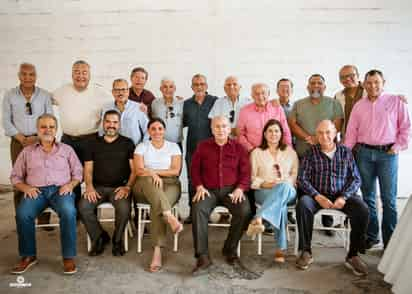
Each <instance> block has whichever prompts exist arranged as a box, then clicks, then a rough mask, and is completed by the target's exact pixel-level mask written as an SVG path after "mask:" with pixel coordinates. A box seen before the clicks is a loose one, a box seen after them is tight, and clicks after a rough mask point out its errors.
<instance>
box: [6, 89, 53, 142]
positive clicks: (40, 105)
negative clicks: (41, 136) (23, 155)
mask: <svg viewBox="0 0 412 294" xmlns="http://www.w3.org/2000/svg"><path fill="white" fill-rule="evenodd" d="M27 102H28V101H27V100H26V98H25V97H24V95H23V93H22V92H21V90H20V87H16V88H13V89H11V90H9V91H8V92H7V93H6V94H5V95H4V99H3V127H4V130H5V134H6V136H9V137H13V136H15V135H17V134H18V133H20V134H23V135H25V136H30V135H34V134H36V133H37V128H36V124H37V118H38V117H39V116H40V115H42V114H44V113H53V107H52V103H51V94H50V93H48V92H47V91H45V90H43V89H41V88H39V87H35V89H34V92H33V95H32V97H31V99H30V103H31V110H32V114H29V113H28V112H27V111H26V108H27V107H26V103H27Z"/></svg>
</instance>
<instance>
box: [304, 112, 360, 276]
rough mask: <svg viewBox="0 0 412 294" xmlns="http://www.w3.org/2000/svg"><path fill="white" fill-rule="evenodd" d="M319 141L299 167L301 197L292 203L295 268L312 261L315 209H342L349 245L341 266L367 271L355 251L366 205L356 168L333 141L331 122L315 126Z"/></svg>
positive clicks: (345, 149)
mask: <svg viewBox="0 0 412 294" xmlns="http://www.w3.org/2000/svg"><path fill="white" fill-rule="evenodd" d="M316 137H317V141H318V142H319V143H318V144H316V145H313V146H311V148H310V149H309V150H308V152H306V154H305V156H304V158H303V160H302V163H301V165H300V168H299V175H298V186H299V189H300V190H301V191H302V192H303V196H302V197H301V198H300V199H299V200H298V203H297V205H296V218H297V221H298V228H299V249H300V250H301V255H300V257H299V258H298V259H297V260H296V266H297V267H298V268H299V269H302V270H306V269H307V268H308V267H309V265H310V264H311V263H312V262H313V257H312V248H311V243H312V230H313V221H314V215H315V214H316V212H318V211H319V209H322V208H323V209H337V210H340V211H343V212H344V213H345V214H346V215H347V216H348V217H349V220H350V224H351V232H350V247H349V252H348V254H347V256H346V261H345V266H346V267H348V268H349V269H350V270H352V272H353V273H354V274H355V275H358V276H362V275H366V274H367V273H368V268H367V266H366V264H365V263H364V262H363V261H362V260H361V259H360V257H359V256H358V253H360V252H362V251H363V250H364V246H365V234H366V228H367V226H368V207H367V205H366V204H365V203H364V202H363V201H362V199H361V198H360V197H359V195H357V194H356V193H357V191H358V190H359V186H360V176H359V171H358V169H357V167H356V164H355V160H354V159H353V156H352V152H351V151H350V149H349V148H347V147H346V146H344V145H341V144H336V143H335V139H336V128H335V124H334V123H333V122H331V121H330V120H324V121H321V122H320V123H319V125H318V126H317V128H316Z"/></svg>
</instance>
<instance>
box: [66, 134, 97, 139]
mask: <svg viewBox="0 0 412 294" xmlns="http://www.w3.org/2000/svg"><path fill="white" fill-rule="evenodd" d="M63 136H66V137H68V138H69V139H70V140H84V139H93V138H96V136H97V133H91V134H87V135H79V136H72V135H68V134H64V133H63Z"/></svg>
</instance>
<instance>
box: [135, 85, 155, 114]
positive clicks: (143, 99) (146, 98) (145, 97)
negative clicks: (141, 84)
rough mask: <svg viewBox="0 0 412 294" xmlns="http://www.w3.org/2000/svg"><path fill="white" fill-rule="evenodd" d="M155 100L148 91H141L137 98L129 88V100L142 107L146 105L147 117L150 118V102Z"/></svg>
mask: <svg viewBox="0 0 412 294" xmlns="http://www.w3.org/2000/svg"><path fill="white" fill-rule="evenodd" d="M155 99H156V97H155V96H154V95H153V93H152V92H150V91H149V90H146V89H143V90H142V92H141V93H140V95H139V96H138V95H136V93H135V91H134V90H133V88H132V87H130V89H129V100H131V101H134V102H137V103H143V104H144V105H146V106H147V116H148V117H152V102H153V100H155Z"/></svg>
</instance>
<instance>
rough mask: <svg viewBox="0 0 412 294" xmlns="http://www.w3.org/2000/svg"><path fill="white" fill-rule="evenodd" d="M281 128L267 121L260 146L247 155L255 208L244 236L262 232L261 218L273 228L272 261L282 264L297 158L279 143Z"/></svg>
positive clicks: (274, 122)
mask: <svg viewBox="0 0 412 294" xmlns="http://www.w3.org/2000/svg"><path fill="white" fill-rule="evenodd" d="M283 134H284V133H283V129H282V125H281V124H280V122H279V121H278V120H275V119H271V120H269V121H268V122H267V123H266V125H265V127H264V128H263V136H262V143H261V144H260V146H259V147H258V148H256V149H255V150H253V152H252V154H251V164H252V189H255V198H256V203H257V204H259V208H258V209H257V211H256V215H255V217H254V218H253V220H252V221H251V223H250V224H249V227H248V230H247V235H249V236H254V235H256V234H258V233H262V232H263V231H264V226H263V224H262V219H265V220H266V221H267V222H269V223H270V224H271V225H273V226H274V227H275V238H276V239H277V246H278V248H277V249H276V251H275V256H274V260H275V261H276V262H285V253H284V250H286V249H287V238H286V225H287V210H288V209H287V205H288V203H290V202H293V201H294V200H295V198H296V189H295V184H296V177H297V173H298V157H297V155H296V152H295V151H294V150H293V148H292V147H290V146H288V145H286V144H284V143H283Z"/></svg>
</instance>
